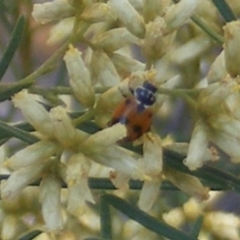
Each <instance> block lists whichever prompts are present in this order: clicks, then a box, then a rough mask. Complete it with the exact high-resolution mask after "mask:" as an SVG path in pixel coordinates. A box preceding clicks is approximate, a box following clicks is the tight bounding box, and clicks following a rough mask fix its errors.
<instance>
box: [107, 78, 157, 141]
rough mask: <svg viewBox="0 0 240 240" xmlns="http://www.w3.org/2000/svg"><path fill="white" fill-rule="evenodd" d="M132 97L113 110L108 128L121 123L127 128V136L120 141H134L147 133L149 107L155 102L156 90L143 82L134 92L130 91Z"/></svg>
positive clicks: (149, 119)
mask: <svg viewBox="0 0 240 240" xmlns="http://www.w3.org/2000/svg"><path fill="white" fill-rule="evenodd" d="M130 91H131V92H132V94H133V96H132V97H128V98H126V99H125V100H124V101H122V102H121V103H120V104H119V105H118V106H117V108H116V109H115V111H114V113H113V116H112V119H111V120H110V121H109V122H108V126H112V125H114V124H116V123H122V124H124V125H125V126H126V128H127V136H126V137H125V138H124V139H123V140H122V141H134V140H136V139H137V138H139V137H141V136H142V135H143V134H144V133H145V132H148V131H149V129H150V126H151V123H152V116H153V113H152V110H151V109H150V108H149V107H151V106H152V105H153V104H154V103H155V101H156V96H155V93H156V91H157V88H156V87H155V86H154V85H152V84H151V83H150V82H148V81H145V82H144V83H143V85H142V86H139V87H137V88H136V89H135V90H132V89H130Z"/></svg>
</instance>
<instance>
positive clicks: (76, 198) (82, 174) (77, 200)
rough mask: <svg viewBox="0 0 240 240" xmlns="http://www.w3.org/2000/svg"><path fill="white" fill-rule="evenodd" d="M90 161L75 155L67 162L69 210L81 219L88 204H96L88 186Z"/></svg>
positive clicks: (82, 156) (80, 155)
mask: <svg viewBox="0 0 240 240" xmlns="http://www.w3.org/2000/svg"><path fill="white" fill-rule="evenodd" d="M89 169H90V160H89V159H87V158H86V157H85V156H84V155H82V154H75V155H73V156H72V157H71V158H70V159H69V160H68V161H67V172H66V182H67V185H68V206H67V210H68V211H69V212H70V213H71V214H73V215H74V216H77V217H79V216H80V215H82V214H83V213H84V212H85V209H86V203H85V201H89V202H92V203H94V199H93V196H92V194H91V190H90V188H89V186H88V172H89Z"/></svg>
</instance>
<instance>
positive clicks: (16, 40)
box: [0, 16, 26, 80]
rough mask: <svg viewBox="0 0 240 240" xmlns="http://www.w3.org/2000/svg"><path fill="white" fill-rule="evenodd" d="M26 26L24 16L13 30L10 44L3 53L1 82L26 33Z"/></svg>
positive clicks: (0, 69) (0, 65) (0, 70)
mask: <svg viewBox="0 0 240 240" xmlns="http://www.w3.org/2000/svg"><path fill="white" fill-rule="evenodd" d="M25 25H26V21H25V18H24V17H23V16H21V17H19V19H18V21H17V24H16V26H15V28H14V30H13V33H12V36H11V39H10V42H9V44H8V46H7V48H6V50H5V51H4V53H3V57H2V59H1V61H0V80H1V79H2V77H3V75H4V74H5V72H6V70H7V68H8V65H9V64H10V62H11V60H12V58H13V56H14V54H15V52H16V50H17V48H18V46H19V44H20V42H21V39H22V36H23V33H24V28H25Z"/></svg>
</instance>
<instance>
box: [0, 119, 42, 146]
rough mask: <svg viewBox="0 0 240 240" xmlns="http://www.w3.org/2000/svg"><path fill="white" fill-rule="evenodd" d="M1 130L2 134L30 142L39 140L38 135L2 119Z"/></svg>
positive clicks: (0, 122)
mask: <svg viewBox="0 0 240 240" xmlns="http://www.w3.org/2000/svg"><path fill="white" fill-rule="evenodd" d="M0 131H1V134H3V135H8V136H12V137H15V138H18V139H20V140H22V141H24V142H27V143H29V144H32V143H35V142H37V141H39V139H38V138H37V137H35V136H33V135H32V134H30V133H28V132H26V131H23V130H21V129H20V128H17V127H14V126H10V125H8V124H7V123H5V122H3V121H1V120H0Z"/></svg>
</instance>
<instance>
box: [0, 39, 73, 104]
mask: <svg viewBox="0 0 240 240" xmlns="http://www.w3.org/2000/svg"><path fill="white" fill-rule="evenodd" d="M68 44H69V41H67V42H66V43H64V44H63V45H62V46H61V47H60V48H59V49H58V50H57V51H56V52H55V53H54V54H53V55H52V56H51V57H50V58H49V59H48V60H47V61H45V62H44V63H43V64H42V65H41V66H40V67H39V68H38V69H37V70H36V71H34V72H33V73H31V74H30V75H28V76H27V77H25V78H23V79H22V80H20V81H18V82H16V83H13V84H9V85H5V86H3V87H2V88H1V89H0V102H1V101H4V100H6V99H9V98H10V97H11V96H12V95H13V94H15V93H17V92H19V91H20V90H22V89H23V88H27V87H29V86H31V85H32V84H33V83H34V82H35V80H36V79H37V78H38V77H39V76H41V75H43V74H44V73H46V72H47V71H49V69H52V68H53V65H54V64H55V62H56V61H57V60H58V59H59V58H60V57H61V56H62V55H63V54H64V53H65V51H66V49H67V47H68Z"/></svg>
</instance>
